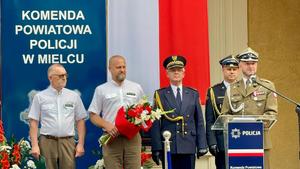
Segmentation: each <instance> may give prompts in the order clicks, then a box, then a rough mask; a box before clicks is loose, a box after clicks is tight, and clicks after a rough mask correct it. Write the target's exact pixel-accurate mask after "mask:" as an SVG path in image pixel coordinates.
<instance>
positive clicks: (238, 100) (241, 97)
mask: <svg viewBox="0 0 300 169" xmlns="http://www.w3.org/2000/svg"><path fill="white" fill-rule="evenodd" d="M258 58H259V57H258V53H256V52H255V51H254V50H252V49H251V48H247V49H246V50H245V51H243V52H242V53H240V54H239V55H238V56H237V59H239V67H240V69H241V71H242V78H241V80H238V81H237V82H235V83H233V84H231V85H230V87H228V88H227V90H226V94H225V97H224V103H223V106H222V111H221V113H222V114H232V115H273V116H275V117H276V116H277V112H278V107H277V95H276V93H273V92H272V91H270V90H268V89H266V88H264V87H262V86H260V85H258V84H256V83H253V82H252V81H251V79H252V78H250V77H254V78H255V79H256V81H257V82H258V83H260V84H263V85H264V86H266V87H268V88H270V89H272V90H273V91H275V86H274V84H273V83H272V82H271V81H269V80H266V79H262V78H259V77H258V76H257V75H256V71H257V63H258ZM271 147H272V144H271V137H270V133H269V130H264V168H265V169H270V168H272V167H270V151H271Z"/></svg>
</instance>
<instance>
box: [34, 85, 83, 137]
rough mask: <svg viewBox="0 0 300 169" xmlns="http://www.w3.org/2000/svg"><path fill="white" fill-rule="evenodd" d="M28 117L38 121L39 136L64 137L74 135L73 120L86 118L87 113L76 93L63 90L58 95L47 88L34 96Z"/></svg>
mask: <svg viewBox="0 0 300 169" xmlns="http://www.w3.org/2000/svg"><path fill="white" fill-rule="evenodd" d="M28 117H29V118H30V119H34V120H38V121H40V123H41V130H40V134H43V135H51V136H57V137H65V136H74V135H75V130H74V125H75V120H76V121H77V120H81V119H84V118H86V117H87V112H86V110H85V108H84V105H83V103H82V100H81V98H80V96H79V95H78V94H77V93H76V92H74V91H72V90H69V89H66V88H63V89H62V90H61V91H60V92H59V93H58V92H57V90H56V89H54V88H53V87H51V86H49V87H48V88H47V89H45V90H43V91H41V92H39V93H37V94H36V95H35V96H34V98H33V101H32V104H31V107H30V111H29V115H28Z"/></svg>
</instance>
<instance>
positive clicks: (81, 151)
mask: <svg viewBox="0 0 300 169" xmlns="http://www.w3.org/2000/svg"><path fill="white" fill-rule="evenodd" d="M83 154H84V147H83V145H82V144H77V146H76V153H75V157H81V156H83Z"/></svg>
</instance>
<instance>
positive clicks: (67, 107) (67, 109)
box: [63, 103, 75, 117]
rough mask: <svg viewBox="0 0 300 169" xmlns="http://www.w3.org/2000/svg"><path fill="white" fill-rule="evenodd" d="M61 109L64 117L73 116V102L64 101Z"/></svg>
mask: <svg viewBox="0 0 300 169" xmlns="http://www.w3.org/2000/svg"><path fill="white" fill-rule="evenodd" d="M63 109H64V115H65V116H66V117H70V116H74V110H75V104H74V103H65V104H64V106H63Z"/></svg>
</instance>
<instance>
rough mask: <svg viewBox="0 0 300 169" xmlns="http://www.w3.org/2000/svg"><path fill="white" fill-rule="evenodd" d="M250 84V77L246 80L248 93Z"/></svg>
mask: <svg viewBox="0 0 300 169" xmlns="http://www.w3.org/2000/svg"><path fill="white" fill-rule="evenodd" d="M250 85H251V83H250V79H248V80H247V81H246V93H248V91H249V88H250Z"/></svg>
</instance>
